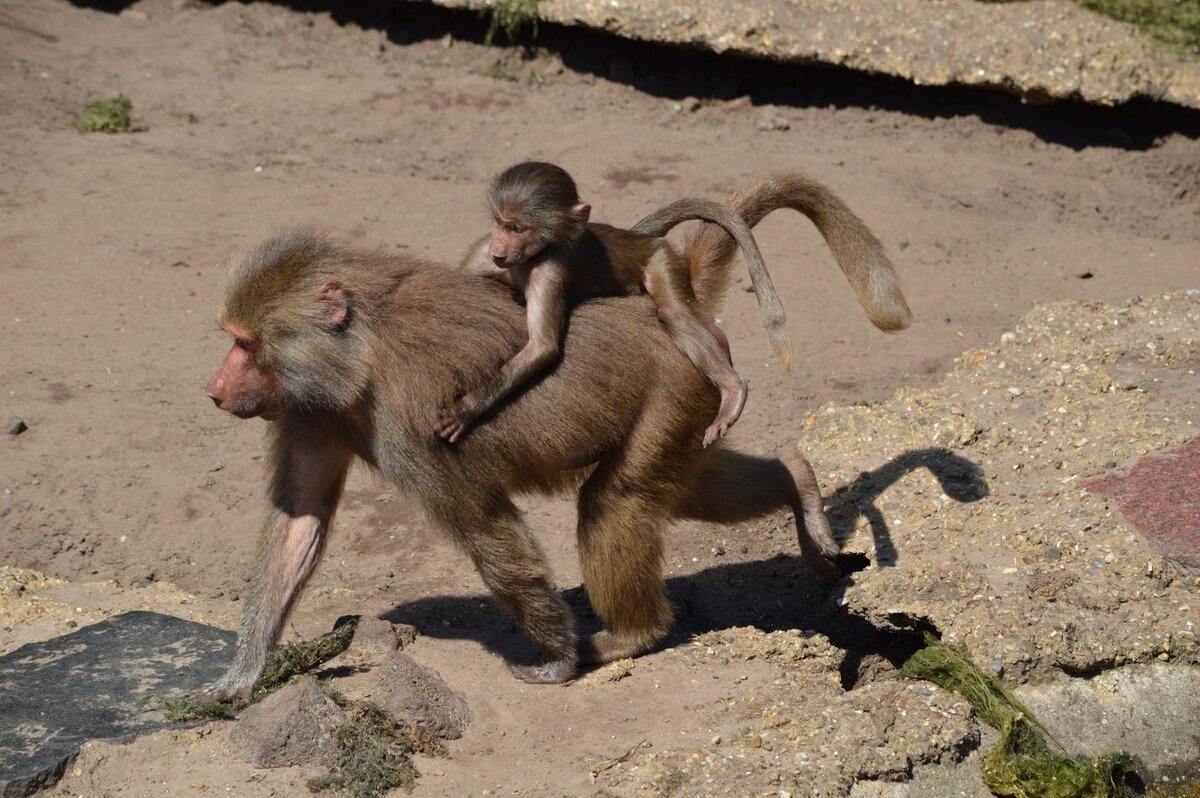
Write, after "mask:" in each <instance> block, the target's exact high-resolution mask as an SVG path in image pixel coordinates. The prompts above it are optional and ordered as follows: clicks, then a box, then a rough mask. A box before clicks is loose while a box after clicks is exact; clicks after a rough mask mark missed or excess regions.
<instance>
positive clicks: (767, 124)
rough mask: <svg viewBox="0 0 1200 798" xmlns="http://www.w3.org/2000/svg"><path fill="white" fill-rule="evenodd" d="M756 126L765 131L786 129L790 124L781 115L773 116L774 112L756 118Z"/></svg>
mask: <svg viewBox="0 0 1200 798" xmlns="http://www.w3.org/2000/svg"><path fill="white" fill-rule="evenodd" d="M756 127H757V128H758V129H759V130H765V131H773V130H788V129H789V128H791V124H790V123H789V122H788V121H787V120H786V119H784V118H783V117H782V116H775V115H774V114H768V115H766V116H764V117H762V118H761V119H759V120H758V124H757V125H756Z"/></svg>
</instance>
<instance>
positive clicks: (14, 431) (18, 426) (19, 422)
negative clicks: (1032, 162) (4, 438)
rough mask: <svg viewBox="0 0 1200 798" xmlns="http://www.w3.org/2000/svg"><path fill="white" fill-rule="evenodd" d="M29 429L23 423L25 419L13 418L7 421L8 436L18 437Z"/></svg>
mask: <svg viewBox="0 0 1200 798" xmlns="http://www.w3.org/2000/svg"><path fill="white" fill-rule="evenodd" d="M27 429H29V425H28V424H26V423H25V419H23V418H17V417H16V416H13V417H12V418H10V419H9V420H8V434H9V435H20V434H21V433H22V432H24V431H25V430H27Z"/></svg>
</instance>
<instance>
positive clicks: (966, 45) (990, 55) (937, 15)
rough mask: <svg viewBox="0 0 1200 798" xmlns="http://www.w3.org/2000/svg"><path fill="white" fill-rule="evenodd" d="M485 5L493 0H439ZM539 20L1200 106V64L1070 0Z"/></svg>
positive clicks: (938, 78)
mask: <svg viewBox="0 0 1200 798" xmlns="http://www.w3.org/2000/svg"><path fill="white" fill-rule="evenodd" d="M429 2H433V3H435V4H437V5H440V6H445V7H447V8H462V9H472V10H478V9H482V8H487V7H489V6H490V5H492V4H493V0H429ZM538 14H539V17H540V18H541V19H543V20H546V21H549V22H556V23H560V24H563V25H579V26H583V27H587V28H593V29H597V30H603V31H607V32H609V33H613V34H616V35H618V36H623V37H626V38H629V39H636V40H640V41H649V42H658V43H661V44H678V45H684V46H688V47H697V48H701V49H706V50H711V51H713V52H716V53H725V52H728V53H735V54H738V55H746V56H753V57H756V58H764V59H769V60H775V61H784V62H791V63H801V64H804V63H819V64H831V65H835V66H842V67H848V68H850V69H856V70H861V71H864V72H872V73H880V74H885V75H895V76H898V77H901V78H905V79H908V80H911V81H913V82H914V83H918V84H923V85H935V86H942V85H950V84H964V85H968V86H987V87H996V88H1001V89H1004V90H1006V91H1012V92H1016V93H1018V94H1022V95H1027V96H1029V97H1030V98H1031V99H1035V100H1036V99H1043V98H1047V97H1049V98H1055V99H1071V100H1084V101H1086V102H1089V103H1097V104H1100V105H1116V104H1119V103H1123V102H1126V101H1128V100H1131V99H1134V98H1137V97H1149V98H1152V99H1161V100H1165V101H1167V102H1171V103H1177V104H1179V105H1184V106H1189V107H1192V108H1200V60H1197V59H1188V58H1185V57H1181V56H1178V55H1176V54H1174V53H1172V52H1169V51H1167V50H1166V49H1164V48H1163V47H1161V46H1159V45H1158V44H1156V43H1155V42H1154V41H1152V40H1151V39H1150V38H1148V37H1147V36H1144V35H1143V34H1142V33H1141V32H1140V31H1139V30H1138V29H1137V28H1135V27H1134V26H1132V25H1128V24H1125V23H1122V22H1116V21H1114V20H1112V19H1109V18H1107V17H1103V16H1101V15H1099V14H1094V13H1092V12H1090V11H1087V10H1085V9H1083V8H1080V7H1079V6H1077V5H1075V4H1074V3H1071V2H1068V1H1067V0H1035V1H1034V2H1025V3H1002V4H990V3H980V2H976V1H975V0H938V1H937V2H930V0H854V1H853V2H843V1H842V0H726V1H724V2H719V3H713V2H705V0H684V2H676V1H675V0H545V2H542V3H540V4H539V5H538Z"/></svg>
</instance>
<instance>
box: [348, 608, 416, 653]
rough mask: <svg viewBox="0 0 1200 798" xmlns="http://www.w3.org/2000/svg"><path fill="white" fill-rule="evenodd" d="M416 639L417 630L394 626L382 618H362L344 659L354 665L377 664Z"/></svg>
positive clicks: (401, 625)
mask: <svg viewBox="0 0 1200 798" xmlns="http://www.w3.org/2000/svg"><path fill="white" fill-rule="evenodd" d="M416 637H417V628H416V627H415V626H409V625H408V624H394V623H392V622H391V621H387V620H384V619H383V618H368V617H363V618H360V619H359V621H358V626H357V627H356V628H355V629H354V639H353V640H351V641H350V647H349V648H347V649H346V653H345V655H344V656H345V657H346V659H347V660H349V661H351V662H354V663H370V664H378V663H380V662H382V661H383V660H384V658H385V657H387V655H388V654H391V653H392V652H393V651H396V650H397V649H401V648H404V647H405V646H406V645H408V644H409V643H411V642H412V641H413V640H415V639H416Z"/></svg>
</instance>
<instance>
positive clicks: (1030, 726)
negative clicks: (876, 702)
mask: <svg viewBox="0 0 1200 798" xmlns="http://www.w3.org/2000/svg"><path fill="white" fill-rule="evenodd" d="M900 670H901V671H902V672H903V673H904V674H905V675H907V676H911V677H913V678H917V679H924V680H926V681H930V682H933V683H934V684H936V685H937V686H939V687H941V688H943V689H945V690H952V691H954V692H956V693H958V694H959V695H961V696H962V697H963V698H965V699H966V700H967V701H968V702H969V703H970V704H971V707H972V708H973V709H974V710H975V712H976V714H977V715H979V717H980V719H981V720H983V722H984V723H986V724H988V725H989V726H991V727H992V728H994V729H996V730H997V731H999V732H1000V742H998V743H997V744H996V745H995V747H993V748H992V749H991V750H990V751H988V752H987V753H986V754H984V756H983V764H982V768H981V769H982V775H983V782H984V784H986V785H987V787H988V789H989V790H991V791H992V792H993V793H994V794H996V795H1000V796H1006V797H1011V798H1125V797H1126V796H1130V795H1132V793H1131V791H1130V790H1129V788H1128V787H1127V786H1126V778H1125V777H1126V775H1127V774H1131V773H1133V772H1134V770H1135V769H1136V768H1137V767H1138V763H1137V760H1136V759H1135V758H1134V757H1133V756H1132V755H1131V754H1129V753H1127V752H1125V751H1116V752H1113V753H1111V754H1106V755H1104V756H1100V757H1096V758H1095V759H1091V760H1081V759H1074V758H1071V757H1068V756H1066V754H1065V752H1063V753H1056V752H1055V751H1052V750H1051V748H1050V744H1049V742H1047V740H1049V741H1051V742H1053V743H1054V745H1055V747H1056V748H1058V749H1059V750H1060V751H1061V750H1062V746H1061V745H1060V744H1059V743H1058V741H1057V740H1054V738H1053V736H1051V735H1050V733H1049V732H1048V731H1047V730H1046V727H1045V726H1043V725H1042V724H1041V722H1039V721H1038V719H1037V718H1036V717H1035V716H1034V714H1033V713H1032V712H1030V711H1029V708H1028V707H1026V706H1025V705H1024V704H1022V703H1021V701H1020V700H1019V699H1018V698H1017V697H1016V696H1015V695H1014V694H1013V692H1012V691H1011V690H1009V689H1008V688H1007V687H1006V686H1005V685H1004V683H1003V682H1001V681H1000V679H999V678H997V677H996V676H994V675H992V674H990V673H985V672H984V671H982V670H980V669H979V667H978V666H977V665H975V663H974V662H972V661H971V660H970V659H968V658H967V657H966V656H965V655H964V654H963V653H962V652H960V651H958V650H956V649H954V648H951V647H950V646H948V645H946V644H945V643H942V642H941V641H940V640H938V639H936V638H934V637H932V636H927V637H926V639H925V648H922V649H921V650H920V651H918V652H917V653H915V654H913V655H912V656H911V657H910V658H909V659H908V661H906V662H905V663H904V665H903V666H902V667H901V669H900Z"/></svg>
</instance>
